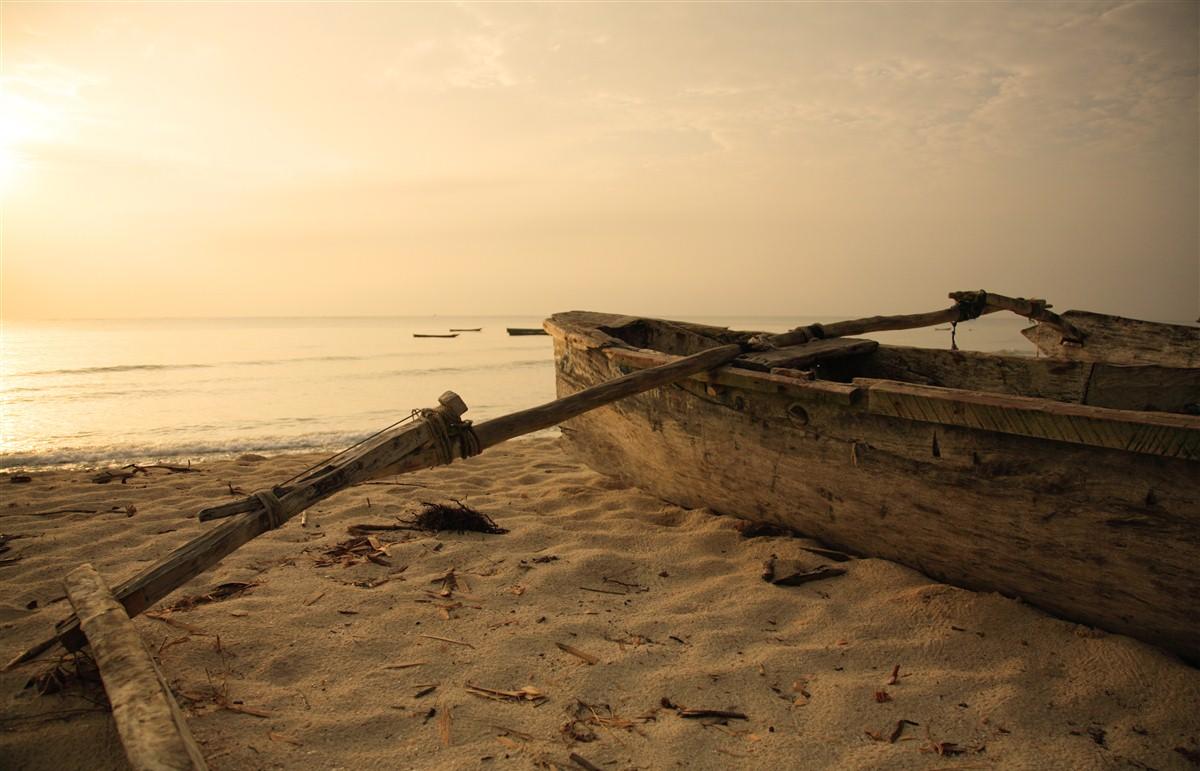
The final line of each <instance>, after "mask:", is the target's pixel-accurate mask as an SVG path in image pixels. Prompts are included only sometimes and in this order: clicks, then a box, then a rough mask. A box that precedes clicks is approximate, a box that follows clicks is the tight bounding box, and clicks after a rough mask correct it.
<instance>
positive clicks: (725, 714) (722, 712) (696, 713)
mask: <svg viewBox="0 0 1200 771" xmlns="http://www.w3.org/2000/svg"><path fill="white" fill-rule="evenodd" d="M660 703H661V704H662V705H663V708H665V709H673V710H675V714H677V715H679V716H680V717H692V718H695V717H718V718H726V719H730V720H749V719H750V718H748V717H746V714H745V713H744V712H737V711H736V710H730V709H697V708H694V707H684V706H681V705H678V704H675V703H673V702H672V701H671V700H670V699H669V698H667V697H666V696H664V697H662V699H661V701H660Z"/></svg>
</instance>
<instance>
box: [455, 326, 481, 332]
mask: <svg viewBox="0 0 1200 771" xmlns="http://www.w3.org/2000/svg"><path fill="white" fill-rule="evenodd" d="M450 331H451V332H482V331H483V327H470V328H466V327H464V328H462V329H454V328H451V329H450Z"/></svg>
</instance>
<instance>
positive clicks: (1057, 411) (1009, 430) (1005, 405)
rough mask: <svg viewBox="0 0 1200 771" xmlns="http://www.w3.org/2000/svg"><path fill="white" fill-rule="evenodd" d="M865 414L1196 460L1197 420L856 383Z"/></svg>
mask: <svg viewBox="0 0 1200 771" xmlns="http://www.w3.org/2000/svg"><path fill="white" fill-rule="evenodd" d="M854 384H855V385H857V386H861V387H863V388H864V389H866V391H867V400H866V405H867V412H870V413H873V414H875V415H886V416H888V417H893V418H904V419H906V420H919V421H923V422H926V423H940V424H943V425H950V426H963V427H965V428H975V429H980V430H982V431H997V432H999V433H1002V434H1017V435H1019V436H1031V437H1036V438H1038V439H1053V440H1056V441H1060V442H1071V443H1073V444H1086V445H1091V446H1092V447H1109V448H1112V449H1114V450H1125V451H1127V452H1139V453H1146V454H1148V455H1162V456H1164V457H1168V458H1183V459H1185V460H1200V417H1193V416H1191V415H1176V414H1172V413H1166V412H1135V411H1133V410H1113V409H1108V408H1106V407H1092V406H1089V405H1083V404H1067V403H1064V402H1053V401H1049V400H1046V399H1035V398H1030V397H1027V396H1010V395H1007V394H991V393H985V392H983V391H962V390H959V389H956V388H939V387H937V386H926V385H914V384H912V383H901V382H898V381H894V380H874V379H871V378H855V380H854Z"/></svg>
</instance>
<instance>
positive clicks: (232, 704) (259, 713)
mask: <svg viewBox="0 0 1200 771" xmlns="http://www.w3.org/2000/svg"><path fill="white" fill-rule="evenodd" d="M208 689H209V692H208V693H203V692H200V691H184V690H178V691H176V694H177V695H178V696H180V697H181V698H184V699H187V700H188V701H189V702H191V703H192V704H193V705H194V704H199V703H208V704H212V705H214V706H216V707H217V708H218V709H224V710H228V711H229V712H240V713H241V714H243V715H253V716H254V717H262V718H268V717H272V714H271V713H270V712H267V711H265V710H261V709H255V708H253V707H247V706H246V705H245V704H243V703H242V702H241V700H240V699H230V698H229V683H228V682H227V681H222V683H221V685H220V687H218V686H217V685H216V684H215V683H213V682H212V679H211V677H210V678H209V681H208Z"/></svg>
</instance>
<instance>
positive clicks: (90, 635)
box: [63, 564, 207, 771]
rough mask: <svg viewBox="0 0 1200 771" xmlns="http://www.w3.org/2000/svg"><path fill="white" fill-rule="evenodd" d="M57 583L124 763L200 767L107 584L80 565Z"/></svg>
mask: <svg viewBox="0 0 1200 771" xmlns="http://www.w3.org/2000/svg"><path fill="white" fill-rule="evenodd" d="M63 586H64V587H65V588H66V590H67V597H68V599H70V601H71V607H73V608H74V609H75V614H76V616H78V617H79V622H80V624H81V626H82V628H83V633H84V634H85V635H86V636H87V640H88V643H89V644H90V645H91V647H92V653H93V655H94V657H95V659H96V664H97V666H99V668H100V678H101V679H102V680H103V681H104V690H105V691H106V692H107V693H108V700H109V702H110V703H111V704H112V711H113V720H114V721H116V724H117V733H118V734H119V735H120V737H121V744H123V745H124V746H125V755H126V756H127V757H128V758H129V765H130V766H132V767H133V768H134V769H136V771H168V770H169V771H203V769H206V768H207V765H206V764H205V762H204V755H203V753H201V751H200V747H199V745H197V744H196V740H195V739H194V738H192V732H191V731H190V730H188V726H187V720H186V719H185V718H184V716H183V712H182V711H181V710H180V709H179V705H178V704H177V703H176V702H175V697H174V696H173V695H172V694H171V689H170V687H169V686H168V685H167V681H166V678H164V677H163V673H162V670H160V669H159V668H158V665H157V664H155V663H154V659H153V658H152V657H151V655H150V651H149V650H147V649H146V645H145V643H144V642H143V641H142V638H141V635H139V634H138V632H137V629H135V628H134V626H133V621H132V620H130V618H129V615H128V614H127V613H126V612H125V608H123V607H122V606H121V603H119V602H117V598H116V597H114V596H113V593H112V591H111V590H110V589H109V588H108V584H106V583H105V581H104V579H103V578H101V576H100V574H99V573H97V572H96V569H95V568H93V567H92V566H91V565H88V564H85V565H81V566H80V567H78V568H76V569H75V570H73V571H71V572H70V573H68V574H67V576H66V578H65V579H64V580H63Z"/></svg>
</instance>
